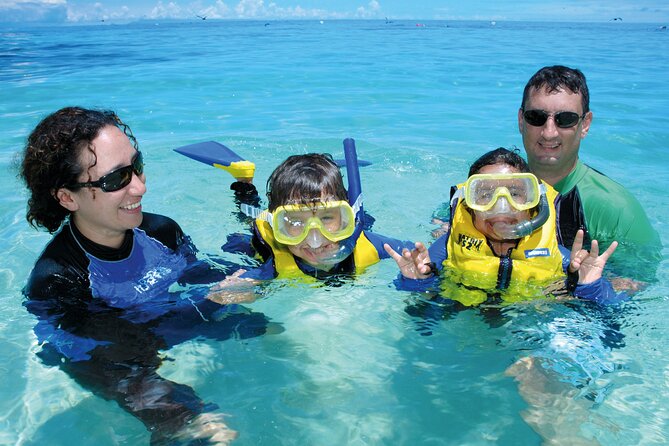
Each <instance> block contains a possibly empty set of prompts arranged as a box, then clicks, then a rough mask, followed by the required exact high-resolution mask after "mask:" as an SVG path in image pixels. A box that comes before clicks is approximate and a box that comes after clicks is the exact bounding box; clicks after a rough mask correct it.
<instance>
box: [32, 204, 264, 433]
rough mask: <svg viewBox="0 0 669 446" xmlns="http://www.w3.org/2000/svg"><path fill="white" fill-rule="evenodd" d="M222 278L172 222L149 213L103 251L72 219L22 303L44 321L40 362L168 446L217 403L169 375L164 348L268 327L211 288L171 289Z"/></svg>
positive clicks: (44, 258)
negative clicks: (212, 295) (163, 372)
mask: <svg viewBox="0 0 669 446" xmlns="http://www.w3.org/2000/svg"><path fill="white" fill-rule="evenodd" d="M223 277H224V274H223V271H221V270H220V269H217V268H212V266H211V265H210V264H209V263H206V262H202V261H199V260H197V258H196V249H195V246H194V245H193V244H192V243H191V241H190V238H189V237H188V236H186V235H184V233H183V231H182V230H181V228H180V227H179V225H177V223H176V222H175V221H174V220H172V219H170V218H167V217H164V216H161V215H156V214H149V213H144V218H143V221H142V224H141V225H140V226H139V227H138V228H135V229H132V230H128V231H127V232H126V237H125V240H124V241H123V244H122V246H121V247H120V248H118V249H112V248H109V247H105V246H102V245H98V244H96V243H94V242H92V241H91V240H88V239H86V237H84V236H83V235H82V234H81V233H80V232H79V231H78V230H77V228H76V226H75V225H73V224H72V223H66V224H65V225H64V226H63V227H62V228H61V230H60V231H59V232H58V233H57V234H56V235H55V236H54V237H53V239H52V240H51V241H50V242H49V244H48V245H47V246H46V248H45V249H44V251H43V252H42V254H41V256H40V257H39V259H38V260H37V262H36V264H35V267H34V269H33V271H32V273H31V275H30V278H29V280H28V283H27V285H26V287H25V288H24V294H25V296H26V300H25V303H24V305H25V306H26V308H27V309H28V310H29V311H30V312H31V313H33V314H34V315H35V316H36V317H37V324H36V326H35V329H34V331H35V334H36V335H37V338H38V340H39V342H40V344H41V346H42V350H41V351H40V352H39V353H38V356H40V357H41V358H42V360H43V361H44V362H45V363H46V364H47V365H57V366H59V367H60V368H61V369H63V370H64V371H65V372H66V373H68V375H70V376H71V377H72V378H73V379H75V380H76V381H77V382H78V383H79V384H80V385H82V386H83V387H85V388H86V389H88V390H90V391H92V392H93V393H95V394H97V395H98V396H101V397H103V398H105V399H108V400H114V401H116V402H117V403H118V404H119V405H120V406H121V407H122V408H123V409H124V410H126V411H128V412H129V413H131V414H132V415H134V416H135V417H137V418H138V419H139V420H140V421H142V422H143V423H144V424H145V425H146V427H147V429H149V431H151V432H152V441H155V442H161V441H169V438H170V436H171V435H172V434H173V433H174V432H176V431H178V430H179V429H181V428H183V427H184V426H185V425H186V424H187V423H188V422H189V421H190V420H192V418H193V417H195V416H196V415H197V414H200V413H202V412H206V411H210V410H213V409H215V408H216V406H215V405H212V404H206V403H204V402H203V401H202V400H201V399H200V398H199V397H198V396H197V395H196V394H195V392H194V391H193V389H191V388H190V387H188V386H185V385H183V384H178V383H175V382H172V381H169V380H166V379H164V378H162V377H161V376H160V375H159V374H158V373H157V370H158V368H159V366H160V364H161V358H160V356H159V354H158V352H159V351H160V350H166V349H168V348H170V347H171V346H173V345H175V344H178V343H180V342H183V341H184V340H188V339H192V338H194V337H196V336H205V337H207V338H211V339H217V340H224V339H228V338H230V337H232V336H235V337H239V338H248V337H252V336H258V335H261V334H263V333H264V332H265V330H266V327H267V318H266V317H265V316H264V315H263V314H261V313H251V312H248V311H238V307H239V306H234V305H233V306H226V307H222V306H220V305H218V304H216V303H213V302H211V301H209V300H206V299H205V298H204V295H205V294H206V290H200V293H199V296H198V293H197V290H195V291H193V290H188V291H184V290H178V291H180V292H178V293H177V292H171V291H170V288H171V287H173V286H174V284H176V283H211V282H214V281H218V280H221V279H222V278H223ZM175 291H177V290H175Z"/></svg>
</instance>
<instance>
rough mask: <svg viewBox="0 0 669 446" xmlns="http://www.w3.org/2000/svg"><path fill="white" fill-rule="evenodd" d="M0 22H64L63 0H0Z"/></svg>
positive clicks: (64, 7) (65, 18)
mask: <svg viewBox="0 0 669 446" xmlns="http://www.w3.org/2000/svg"><path fill="white" fill-rule="evenodd" d="M0 17H1V19H0V21H2V22H64V21H66V20H67V2H66V1H65V0H41V1H40V0H32V1H29V0H28V1H27V0H16V1H0Z"/></svg>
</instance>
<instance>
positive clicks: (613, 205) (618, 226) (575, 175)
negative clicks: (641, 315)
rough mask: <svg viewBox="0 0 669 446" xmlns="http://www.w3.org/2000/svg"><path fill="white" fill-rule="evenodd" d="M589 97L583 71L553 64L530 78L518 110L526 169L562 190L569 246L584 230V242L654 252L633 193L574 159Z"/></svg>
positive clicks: (654, 240) (654, 238)
mask: <svg viewBox="0 0 669 446" xmlns="http://www.w3.org/2000/svg"><path fill="white" fill-rule="evenodd" d="M589 100H590V97H589V92H588V86H587V84H586V80H585V76H584V75H583V73H582V72H581V71H580V70H578V69H573V68H568V67H565V66H561V65H556V66H549V67H544V68H541V69H540V70H539V71H537V72H536V73H535V74H534V75H533V76H532V77H531V78H530V80H529V81H528V82H527V85H526V86H525V89H524V91H523V100H522V103H521V107H520V109H519V110H518V128H519V130H520V134H521V135H522V137H523V145H524V147H525V151H526V153H527V161H528V164H529V166H530V169H531V171H532V173H534V174H535V175H537V176H538V177H539V178H541V179H542V180H544V181H546V182H547V183H548V184H550V185H551V186H553V188H555V189H556V190H557V191H558V192H560V193H561V194H562V198H561V204H560V213H559V224H560V233H561V237H562V242H563V244H564V245H565V246H567V247H570V246H571V245H572V243H573V240H574V235H575V234H576V231H577V230H578V229H584V230H585V231H586V243H587V242H589V241H590V240H592V239H597V240H599V241H606V242H611V241H613V240H617V241H619V242H621V247H623V250H624V247H625V245H627V244H632V245H636V248H634V249H638V245H644V246H646V247H648V248H650V251H656V252H658V253H659V248H660V239H659V235H658V234H657V232H656V231H655V230H654V229H653V227H652V226H651V225H650V222H649V221H648V217H647V216H646V213H645V212H644V210H643V208H642V206H641V204H640V203H639V202H638V201H637V200H636V198H634V196H632V194H630V192H629V191H627V190H626V189H625V187H623V186H622V185H620V184H618V183H617V182H615V181H613V180H612V179H610V178H608V177H607V176H605V175H603V174H602V173H600V172H598V171H596V170H594V169H592V168H591V167H589V166H588V165H586V164H585V163H583V162H582V161H580V160H579V157H578V151H579V147H580V144H581V140H582V139H583V138H585V137H586V136H587V134H588V131H589V130H590V124H591V122H592V112H591V111H590V108H589ZM617 257H618V259H621V258H625V257H626V256H625V255H622V253H619V255H618V256H617ZM651 257H654V256H651ZM643 269H644V270H645V272H646V273H647V274H642V275H641V277H640V276H639V275H638V274H637V277H639V278H640V279H642V280H652V279H653V278H654V270H655V269H654V268H649V269H646V268H643ZM637 271H638V269H637Z"/></svg>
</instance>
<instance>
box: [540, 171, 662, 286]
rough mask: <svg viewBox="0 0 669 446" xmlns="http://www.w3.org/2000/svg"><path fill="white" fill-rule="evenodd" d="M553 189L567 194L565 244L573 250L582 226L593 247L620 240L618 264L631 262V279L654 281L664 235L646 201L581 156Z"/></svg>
mask: <svg viewBox="0 0 669 446" xmlns="http://www.w3.org/2000/svg"><path fill="white" fill-rule="evenodd" d="M553 187H554V188H555V190H557V191H558V192H560V194H561V195H562V197H561V199H560V211H559V217H558V219H559V227H560V235H561V237H562V243H563V245H564V246H566V247H568V248H571V246H572V244H573V241H574V236H575V235H576V231H577V230H578V229H585V230H586V243H587V245H589V242H590V240H592V239H596V240H598V241H600V242H601V244H600V247H601V249H606V248H608V246H609V244H610V243H611V242H612V241H614V240H616V241H618V242H619V243H620V246H619V247H618V250H617V251H616V253H615V254H614V255H613V257H612V258H611V260H612V262H613V264H616V265H617V266H622V265H623V264H627V265H625V266H626V267H625V268H623V269H624V270H626V271H625V273H624V275H626V276H628V277H629V276H634V277H635V278H638V279H641V280H646V281H648V280H652V279H653V277H654V275H655V274H654V272H655V270H656V268H657V261H658V260H659V258H660V257H659V256H660V250H661V244H660V237H659V235H658V233H657V232H656V231H655V229H653V227H652V226H651V224H650V222H649V221H648V217H647V216H646V213H645V211H644V210H643V208H642V207H641V204H640V203H639V202H638V201H637V199H636V198H634V196H632V194H630V193H629V191H628V190H627V189H625V187H624V186H622V185H620V184H618V183H616V182H615V181H613V180H612V179H610V178H609V177H607V176H606V175H604V174H602V173H600V172H598V171H596V170H595V169H592V168H591V167H589V166H587V165H586V164H584V163H583V162H581V161H580V160H579V161H578V162H577V163H576V167H575V168H574V170H573V171H572V172H571V173H570V174H569V175H567V176H566V177H565V178H564V179H562V180H561V181H559V182H558V183H556V184H555V185H553ZM641 247H642V249H640V248H641ZM630 257H631V258H630ZM636 261H641V262H642V264H641V265H640V264H638V263H636ZM653 264H654V265H653ZM642 265H643V266H642ZM612 266H613V265H612ZM607 269H608V268H607ZM614 269H615V270H617V272H622V271H620V269H619V268H618V267H614Z"/></svg>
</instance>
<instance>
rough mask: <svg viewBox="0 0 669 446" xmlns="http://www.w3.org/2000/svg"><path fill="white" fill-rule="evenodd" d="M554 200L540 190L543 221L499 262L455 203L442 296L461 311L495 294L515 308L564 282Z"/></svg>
mask: <svg viewBox="0 0 669 446" xmlns="http://www.w3.org/2000/svg"><path fill="white" fill-rule="evenodd" d="M458 187H462V185H459V186H458ZM557 195H558V194H557V192H556V191H555V190H554V189H553V188H552V187H550V186H549V185H546V197H547V199H548V203H549V206H550V216H549V218H548V221H547V222H546V223H545V224H544V225H542V226H541V227H540V228H539V229H537V230H535V231H534V232H533V233H532V234H530V235H528V236H525V237H523V238H521V239H520V240H519V241H518V245H517V246H516V247H515V248H513V249H512V250H511V252H510V254H509V255H504V256H501V257H497V256H496V255H495V253H494V252H493V250H492V249H491V248H490V246H489V245H488V243H487V240H486V237H485V235H483V234H482V233H481V232H480V231H479V230H478V229H476V228H475V227H474V221H473V217H472V215H471V214H470V212H469V210H468V209H467V208H466V206H465V204H464V200H463V199H457V198H455V200H457V202H455V203H454V205H453V207H454V209H453V207H452V212H451V232H450V236H449V238H448V241H447V242H446V248H447V251H448V257H447V259H446V260H444V262H443V266H444V269H443V274H444V276H445V279H446V280H442V281H441V283H442V293H443V294H444V296H445V297H447V298H449V299H452V300H456V301H458V302H460V303H462V304H464V305H467V306H474V305H478V304H481V303H483V302H485V301H486V300H487V298H488V294H489V293H499V294H500V296H501V299H502V300H503V301H505V302H517V301H521V300H527V299H533V298H538V297H544V294H543V292H542V290H543V289H544V288H545V287H546V286H547V285H549V284H552V283H554V282H556V281H558V280H564V279H565V274H564V272H563V270H562V255H561V253H560V249H559V247H558V239H557V231H556V210H555V199H556V197H557Z"/></svg>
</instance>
